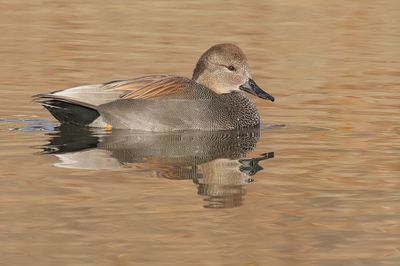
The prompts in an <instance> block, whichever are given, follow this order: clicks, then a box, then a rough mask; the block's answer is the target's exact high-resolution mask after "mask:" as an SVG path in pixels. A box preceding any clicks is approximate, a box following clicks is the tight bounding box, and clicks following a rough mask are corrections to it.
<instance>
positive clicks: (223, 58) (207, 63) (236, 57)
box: [193, 43, 274, 101]
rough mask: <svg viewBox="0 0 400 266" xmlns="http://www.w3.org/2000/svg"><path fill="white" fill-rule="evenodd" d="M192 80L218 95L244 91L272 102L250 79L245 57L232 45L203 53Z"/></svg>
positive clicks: (219, 46) (218, 45)
mask: <svg viewBox="0 0 400 266" xmlns="http://www.w3.org/2000/svg"><path fill="white" fill-rule="evenodd" d="M193 80H195V81H197V82H198V83H200V84H203V85H204V86H206V87H208V88H209V89H211V90H213V91H214V92H216V93H218V94H222V93H230V92H234V91H246V92H248V93H251V94H253V95H256V96H258V97H260V98H263V99H268V100H271V101H274V97H272V96H271V95H269V94H268V93H266V92H265V91H263V90H262V89H261V88H260V87H258V86H257V84H256V83H255V82H254V80H253V79H252V78H251V74H250V69H249V66H248V64H247V58H246V56H245V55H244V53H243V52H242V50H240V48H239V47H237V46H236V45H234V44H229V43H224V44H217V45H214V46H212V47H211V48H210V49H208V50H207V51H205V52H204V54H202V56H201V57H200V59H199V61H198V62H197V65H196V68H195V69H194V71H193Z"/></svg>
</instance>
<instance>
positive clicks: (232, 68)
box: [227, 65, 236, 71]
mask: <svg viewBox="0 0 400 266" xmlns="http://www.w3.org/2000/svg"><path fill="white" fill-rule="evenodd" d="M227 68H228V69H229V70H230V71H235V70H236V68H235V67H234V66H232V65H230V66H228V67H227Z"/></svg>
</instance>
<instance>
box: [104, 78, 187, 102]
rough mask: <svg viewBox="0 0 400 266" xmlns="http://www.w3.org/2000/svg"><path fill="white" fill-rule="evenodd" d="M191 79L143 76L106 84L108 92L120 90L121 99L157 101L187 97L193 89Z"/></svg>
mask: <svg viewBox="0 0 400 266" xmlns="http://www.w3.org/2000/svg"><path fill="white" fill-rule="evenodd" d="M193 83H194V81H192V80H191V79H188V78H185V77H180V76H173V75H154V76H145V77H141V78H137V79H133V80H127V81H121V82H118V81H117V82H115V84H107V85H106V86H109V88H107V89H108V90H121V91H124V92H125V93H124V94H123V95H122V96H121V98H122V99H159V98H168V97H177V96H179V97H183V98H184V97H185V96H189V95H190V94H191V92H192V90H193V89H194V87H192V86H193V85H194V84H193Z"/></svg>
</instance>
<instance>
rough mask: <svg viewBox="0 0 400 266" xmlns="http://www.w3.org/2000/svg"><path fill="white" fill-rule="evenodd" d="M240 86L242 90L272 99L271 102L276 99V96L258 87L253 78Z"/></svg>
mask: <svg viewBox="0 0 400 266" xmlns="http://www.w3.org/2000/svg"><path fill="white" fill-rule="evenodd" d="M239 88H240V89H241V90H242V91H245V92H248V93H250V94H253V95H255V96H258V97H260V98H262V99H266V100H270V101H271V102H273V101H275V98H274V97H273V96H272V95H270V94H268V93H266V92H265V91H263V90H262V89H261V88H260V87H258V85H257V84H256V82H255V81H254V80H252V79H249V80H248V81H247V82H246V83H245V84H243V85H241V86H240V87H239Z"/></svg>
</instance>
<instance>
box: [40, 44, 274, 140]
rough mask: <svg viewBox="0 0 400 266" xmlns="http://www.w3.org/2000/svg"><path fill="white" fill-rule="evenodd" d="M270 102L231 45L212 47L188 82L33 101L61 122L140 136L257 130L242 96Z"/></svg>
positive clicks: (135, 82) (74, 92)
mask: <svg viewBox="0 0 400 266" xmlns="http://www.w3.org/2000/svg"><path fill="white" fill-rule="evenodd" d="M243 91H244V92H248V93H250V94H253V95H256V96H258V97H260V98H262V99H267V100H271V101H274V97H272V96H271V95H270V94H268V93H266V92H265V91H263V90H262V89H261V88H260V87H258V86H257V84H256V83H255V82H254V80H253V79H252V78H251V75H250V71H249V66H248V64H247V59H246V56H245V55H244V53H243V52H242V50H241V49H240V48H239V47H237V46H236V45H234V44H217V45H214V46H212V47H211V48H210V49H208V50H207V51H206V52H205V53H204V54H203V55H202V56H201V57H200V59H199V61H198V62H197V65H196V67H195V69H194V71H193V77H192V79H189V78H186V77H181V76H177V75H151V76H144V77H139V78H134V79H129V80H116V81H111V82H107V83H103V84H95V85H86V86H79V87H74V88H69V89H66V90H61V91H55V92H52V93H47V94H38V95H35V96H34V100H35V101H37V102H39V103H40V104H42V105H43V106H44V107H45V108H47V109H48V110H49V111H50V113H51V114H52V115H53V116H54V117H55V118H56V119H58V120H59V121H60V122H61V123H64V124H72V125H79V126H92V127H106V128H121V129H133V130H141V131H158V132H166V131H179V130H207V131H211V130H230V129H237V128H248V127H257V126H259V124H260V116H259V114H258V112H257V109H256V107H255V105H254V104H253V103H252V102H251V101H250V99H249V98H247V97H246V96H245V95H243V94H242V92H243Z"/></svg>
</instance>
